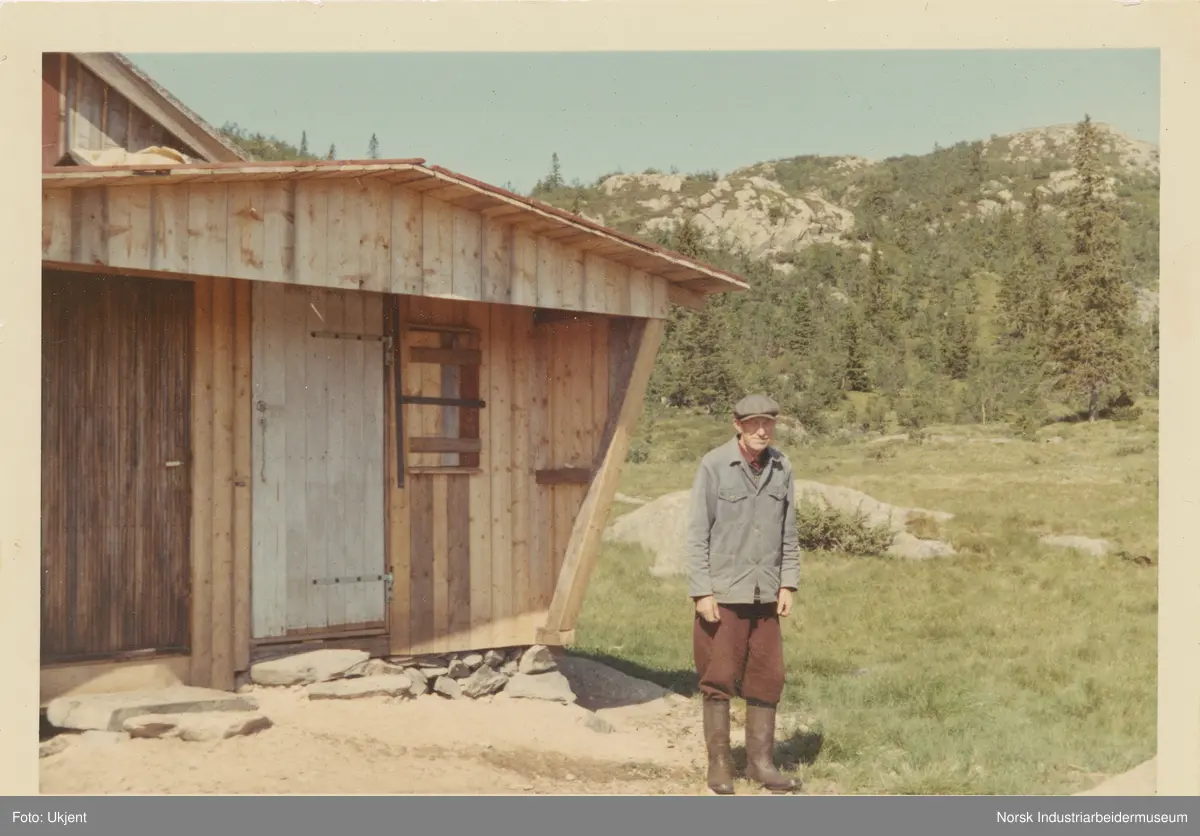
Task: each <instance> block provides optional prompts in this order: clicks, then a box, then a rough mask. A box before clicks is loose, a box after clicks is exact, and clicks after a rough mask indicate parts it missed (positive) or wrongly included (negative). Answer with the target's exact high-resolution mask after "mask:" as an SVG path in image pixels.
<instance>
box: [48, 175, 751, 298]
mask: <svg viewBox="0 0 1200 836" xmlns="http://www.w3.org/2000/svg"><path fill="white" fill-rule="evenodd" d="M364 166H366V167H374V168H378V169H387V168H396V169H410V170H411V169H420V170H423V171H427V172H429V173H430V174H431V175H433V176H435V177H437V176H440V177H441V178H443V179H450V180H457V181H459V182H460V183H462V184H464V185H465V186H467V187H469V188H472V189H476V190H479V191H483V192H486V193H489V194H492V195H495V196H497V197H500V198H503V199H505V200H508V201H513V202H516V203H520V204H523V205H524V206H527V207H528V208H530V209H533V210H534V211H537V212H541V213H543V214H545V215H549V216H551V217H553V218H556V219H558V220H561V221H564V222H566V223H570V224H573V225H575V226H581V227H584V228H585V229H590V230H592V231H594V232H597V233H600V234H602V235H605V236H608V237H610V238H614V239H616V240H618V241H620V242H622V243H624V244H626V245H628V246H631V247H634V248H637V249H641V250H643V251H645V252H647V253H648V254H650V255H654V256H658V257H661V258H667V259H671V260H673V261H682V262H684V263H685V264H687V265H689V266H691V267H693V268H694V269H696V270H701V271H703V272H705V273H708V274H709V275H712V276H714V277H717V278H720V279H722V280H724V281H727V282H729V283H731V284H733V285H735V286H737V287H739V288H741V289H743V290H749V289H750V284H749V283H748V282H747V281H746V280H745V279H744V278H742V277H741V276H738V275H736V274H734V273H730V272H729V271H728V270H722V269H720V268H719V267H715V266H713V265H711V264H706V263H704V262H702V261H700V260H698V259H695V258H692V257H691V256H687V255H684V254H683V253H680V252H677V251H675V250H671V249H668V248H666V247H661V246H659V245H657V244H652V243H650V242H649V241H644V240H642V239H640V238H636V237H634V236H632V235H627V234H626V233H624V232H619V231H618V230H615V229H612V228H611V227H607V226H604V225H603V224H599V223H597V222H595V221H592V220H588V219H587V218H584V217H582V216H581V215H576V214H573V213H571V212H568V211H566V210H565V209H559V208H558V207H556V206H552V205H550V204H549V203H545V202H543V201H540V200H537V199H535V198H531V197H526V196H524V195H520V194H517V193H516V192H512V191H509V190H508V189H504V188H501V187H500V186H494V185H492V184H490V183H485V182H483V181H482V180H477V179H475V178H473V177H469V176H467V175H465V174H460V173H458V172H456V171H452V170H450V169H448V168H444V167H443V166H439V165H430V164H428V163H427V162H426V161H425V159H424V158H420V157H413V158H408V159H394V160H270V161H264V162H227V163H187V164H154V165H147V164H145V163H141V164H136V163H135V164H131V165H125V166H84V167H82V168H80V167H73V166H58V167H53V168H46V169H43V172H42V174H43V177H45V176H47V175H50V176H72V177H79V176H80V175H82V174H83V172H84V171H86V170H87V169H89V168H91V169H103V170H105V171H112V172H119V171H128V172H130V173H133V172H147V173H148V172H154V171H162V172H180V173H187V172H199V171H205V170H213V169H215V170H226V171H228V170H238V169H242V170H247V171H249V170H255V169H257V170H264V169H265V170H270V169H277V168H285V169H286V168H291V169H297V170H302V169H314V168H348V167H364Z"/></svg>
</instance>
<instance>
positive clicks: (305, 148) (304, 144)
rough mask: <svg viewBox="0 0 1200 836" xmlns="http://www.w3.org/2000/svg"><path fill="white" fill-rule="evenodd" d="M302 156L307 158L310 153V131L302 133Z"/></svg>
mask: <svg viewBox="0 0 1200 836" xmlns="http://www.w3.org/2000/svg"><path fill="white" fill-rule="evenodd" d="M300 156H301V157H307V156H309V153H308V131H301V132H300Z"/></svg>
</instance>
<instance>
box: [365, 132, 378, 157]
mask: <svg viewBox="0 0 1200 836" xmlns="http://www.w3.org/2000/svg"><path fill="white" fill-rule="evenodd" d="M367 159H369V160H377V159H379V140H378V139H377V138H376V137H375V134H371V140H370V141H369V142H368V143H367Z"/></svg>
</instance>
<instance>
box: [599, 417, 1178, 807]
mask: <svg viewBox="0 0 1200 836" xmlns="http://www.w3.org/2000/svg"><path fill="white" fill-rule="evenodd" d="M1156 422H1157V414H1156V411H1155V410H1154V409H1150V410H1148V412H1147V414H1146V415H1145V416H1143V417H1142V418H1140V419H1139V420H1138V421H1135V422H1128V423H1117V422H1098V423H1096V424H1095V425H1087V424H1071V425H1066V424H1057V425H1054V426H1051V427H1047V428H1044V429H1043V430H1042V431H1041V432H1040V433H1039V435H1038V440H1036V441H1021V440H1016V439H1012V437H1011V436H1010V435H1009V434H1008V433H1007V432H1006V431H1005V430H1004V429H1003V428H997V427H995V426H993V427H987V428H978V427H976V428H952V427H943V428H933V429H931V430H930V431H929V435H931V436H936V435H939V434H942V435H951V434H952V435H956V436H959V437H960V440H958V441H953V442H933V441H926V442H925V443H923V444H918V443H914V442H898V443H896V442H893V446H894V448H895V454H894V455H889V456H884V457H878V456H873V455H871V452H872V449H873V447H878V446H879V445H868V444H866V443H864V442H855V443H848V444H846V443H843V444H827V445H824V444H817V445H808V446H797V445H789V444H787V443H783V444H781V446H782V447H784V449H786V450H787V452H788V453H789V455H790V456H791V458H792V461H793V464H794V466H795V469H796V473H797V476H798V477H799V478H809V479H815V480H818V481H824V482H833V483H837V484H843V485H848V486H852V487H855V488H858V489H860V490H864V491H866V492H868V493H870V494H872V495H874V496H876V497H877V498H880V499H883V500H886V501H889V502H893V503H896V504H902V505H913V506H919V507H924V508H928V509H935V510H945V511H950V512H952V513H954V514H955V515H956V517H955V519H953V520H951V521H950V522H949V523H945V524H941V525H940V526H938V528H940V533H941V536H943V537H944V538H946V539H949V540H950V541H951V542H952V543H953V544H954V545H955V547H956V548H957V549H958V550H959V554H958V555H957V556H955V557H950V558H941V559H935V560H931V561H923V562H910V561H903V560H891V559H884V560H879V559H855V558H853V557H850V556H847V555H840V554H810V555H806V556H805V559H804V563H803V580H802V587H801V591H800V593H799V601H798V610H797V613H796V614H795V615H794V616H793V617H792V618H791V619H789V620H788V621H787V622H786V626H785V629H786V639H785V641H786V654H787V663H788V669H789V678H788V683H787V689H786V691H785V695H784V703H783V705H782V706H781V712H783V713H785V714H786V715H788V721H789V722H791V723H792V724H793V725H795V724H800V725H802V726H804V727H805V730H806V735H805V736H804V737H803V741H804V745H803V747H802V748H805V749H806V750H807V751H806V752H805V755H806V758H805V759H804V760H805V765H804V766H803V772H804V775H805V777H806V778H807V779H808V780H810V781H811V782H814V783H816V784H818V785H825V786H830V787H834V788H836V789H837V790H840V791H841V792H847V793H902V794H947V793H975V794H997V793H1000V794H1006V793H1016V794H1026V793H1050V794H1060V793H1069V792H1074V791H1077V790H1079V789H1082V788H1085V787H1087V786H1090V785H1092V784H1094V783H1095V782H1096V780H1097V777H1098V776H1100V775H1104V774H1115V773H1118V772H1121V771H1124V770H1126V769H1128V768H1131V767H1133V766H1135V765H1137V764H1138V763H1140V762H1142V761H1144V760H1145V759H1147V758H1149V757H1151V756H1153V754H1154V750H1155V723H1156V694H1157V682H1156V679H1157V672H1156V666H1157V649H1156V643H1157V582H1158V576H1157V575H1158V573H1157V569H1156V568H1155V566H1144V565H1139V564H1137V563H1135V562H1133V561H1130V560H1126V559H1125V558H1126V557H1128V556H1148V557H1151V558H1153V559H1154V561H1155V563H1157V425H1156ZM727 433H728V431H727V429H726V428H725V425H724V424H723V423H721V422H716V421H714V420H712V419H709V418H706V417H703V416H692V417H685V418H680V419H677V420H676V419H670V420H667V419H663V420H659V421H657V422H655V423H654V425H653V426H652V427H651V433H650V434H651V438H652V439H653V440H654V441H655V444H653V445H651V452H650V455H649V457H648V460H647V461H646V462H644V463H639V464H628V465H626V473H625V475H624V477H623V480H622V484H621V488H620V490H621V491H622V492H623V493H626V494H630V495H634V496H640V497H643V498H653V497H655V496H660V495H662V494H664V493H668V492H671V491H675V490H682V489H686V488H687V487H688V486H689V485H690V482H691V476H692V473H693V472H694V468H695V464H696V461H695V460H696V458H697V456H698V454H699V453H702V452H703V450H705V449H708V447H710V446H711V445H712V444H714V443H719V442H720V441H721V440H723V439H724V438H726V437H728V435H727ZM1056 436H1057V437H1060V438H1061V439H1062V441H1061V442H1058V443H1046V442H1045V439H1047V438H1052V437H1056ZM996 438H1008V439H1010V440H1009V441H1008V442H1007V443H996V442H995V441H994V440H993V439H996ZM630 510H633V507H632V506H622V507H621V508H620V509H618V511H615V512H614V513H616V512H628V511H630ZM1060 532H1061V533H1070V534H1082V535H1085V536H1090V537H1103V538H1107V539H1110V540H1112V541H1113V542H1114V543H1115V544H1116V545H1117V547H1118V551H1117V552H1115V553H1114V554H1112V555H1110V556H1109V557H1105V558H1095V557H1090V556H1087V555H1083V554H1077V553H1074V552H1070V551H1066V550H1061V549H1052V548H1049V547H1046V546H1043V545H1040V544H1039V543H1038V541H1037V538H1038V535H1040V534H1043V533H1060ZM651 562H652V556H651V555H650V554H648V553H646V552H645V551H643V550H641V549H638V548H635V547H629V546H619V545H614V544H606V545H605V546H604V548H603V551H602V553H601V556H600V559H599V563H598V565H597V568H596V571H595V572H594V574H593V576H592V577H593V580H592V583H591V586H590V588H589V592H588V597H587V600H586V602H585V606H584V611H583V614H582V616H581V618H580V622H579V625H578V629H577V637H578V647H577V648H576V649H577V650H578V651H580V652H586V653H590V654H593V655H596V656H599V657H607V658H608V659H609V660H610V661H612V663H613V664H615V665H617V666H619V667H623V668H624V669H626V670H627V671H629V672H630V673H634V674H637V675H641V676H645V677H647V678H650V679H654V680H656V681H659V682H660V683H662V684H664V685H667V686H669V687H672V688H674V689H675V690H677V691H679V692H681V693H685V694H693V692H694V684H695V675H694V673H693V671H692V668H691V647H690V619H691V604H690V602H689V601H688V599H687V597H686V594H687V592H686V586H685V584H684V582H683V580H681V579H668V580H658V579H655V578H653V577H651V576H650V575H649V574H648V571H647V570H648V567H649V565H650V564H651Z"/></svg>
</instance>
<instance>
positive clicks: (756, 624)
mask: <svg viewBox="0 0 1200 836" xmlns="http://www.w3.org/2000/svg"><path fill="white" fill-rule="evenodd" d="M718 610H719V611H720V613H721V620H720V621H718V622H716V623H710V622H708V621H705V620H704V619H703V618H702V617H701V616H700V614H699V613H696V615H695V626H694V627H693V629H692V650H693V653H694V655H695V660H696V673H697V674H698V675H699V677H700V692H701V693H702V694H703V695H704V696H705V697H707V698H709V699H718V700H728V699H730V698H732V697H734V696H736V695H737V693H738V692H737V690H736V688H735V686H736V683H737V682H738V681H739V680H740V681H741V685H742V687H741V697H742V698H743V699H745V700H746V701H747V702H750V703H758V704H760V705H769V706H774V705H776V704H777V703H778V702H779V698H780V697H781V696H782V695H783V678H784V670H783V631H782V630H781V628H780V624H779V615H778V614H777V613H776V612H775V603H774V602H771V603H763V604H730V605H725V604H720V605H718Z"/></svg>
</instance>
